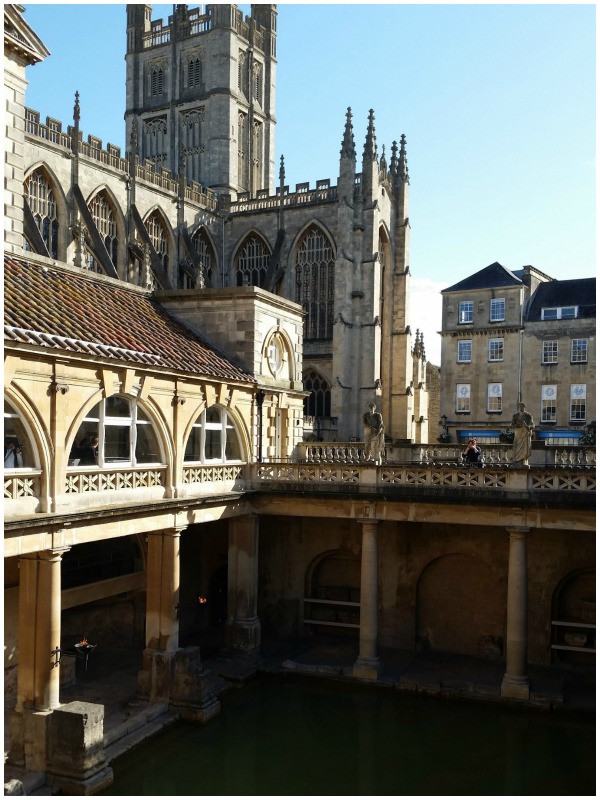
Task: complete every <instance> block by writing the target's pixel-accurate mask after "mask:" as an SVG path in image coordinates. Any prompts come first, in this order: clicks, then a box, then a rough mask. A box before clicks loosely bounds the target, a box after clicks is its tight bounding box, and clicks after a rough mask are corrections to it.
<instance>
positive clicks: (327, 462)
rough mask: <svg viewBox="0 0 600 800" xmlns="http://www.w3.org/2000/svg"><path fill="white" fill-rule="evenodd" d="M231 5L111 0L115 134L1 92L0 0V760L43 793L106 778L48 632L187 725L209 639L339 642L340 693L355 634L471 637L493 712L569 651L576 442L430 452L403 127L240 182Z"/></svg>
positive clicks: (589, 463)
mask: <svg viewBox="0 0 600 800" xmlns="http://www.w3.org/2000/svg"><path fill="white" fill-rule="evenodd" d="M252 9H253V10H252V16H251V17H250V18H246V19H243V18H242V15H241V14H240V12H239V10H238V9H237V8H236V7H235V6H230V5H213V6H207V9H206V13H205V14H203V13H200V12H199V11H198V12H196V11H188V10H187V7H186V6H177V7H176V10H175V12H174V16H173V18H171V19H170V20H169V23H168V24H167V25H164V24H163V23H162V22H152V21H151V8H150V6H141V5H140V6H129V7H128V9H127V19H126V20H125V19H124V24H125V22H126V24H127V29H128V44H127V49H128V54H127V60H128V83H127V100H126V109H127V111H126V114H127V125H128V135H129V141H130V148H131V149H130V150H129V151H128V152H127V153H126V154H121V153H120V152H119V151H118V150H117V149H116V148H114V147H112V146H111V145H107V146H106V148H104V147H103V145H102V142H101V141H100V140H99V139H96V138H94V137H91V136H88V137H87V139H85V140H84V137H83V136H82V134H81V131H80V128H79V123H80V112H81V109H80V104H79V99H78V98H76V101H75V113H74V119H73V124H72V125H69V126H67V127H66V129H65V130H63V126H62V124H61V122H60V121H58V120H55V119H47V120H46V121H45V122H42V121H41V120H40V119H39V118H38V116H37V115H36V113H35V112H33V111H31V110H29V109H28V107H27V103H26V98H25V87H26V82H27V81H28V80H35V66H34V65H35V64H36V63H37V62H38V61H40V60H42V59H43V58H45V57H46V56H47V55H48V54H47V51H46V49H45V47H44V45H43V44H42V42H40V40H39V38H38V37H37V36H36V35H35V33H34V32H33V31H32V30H31V29H30V28H29V26H28V25H27V22H26V15H25V16H24V15H23V9H22V7H21V6H17V5H9V6H5V70H4V71H5V87H6V96H7V131H8V133H7V137H6V139H5V179H4V180H5V199H6V209H7V213H6V218H5V240H4V241H5V267H4V275H5V277H4V289H5V304H4V308H5V334H4V335H5V338H4V353H5V368H4V396H5V409H4V420H5V468H4V512H5V532H4V565H5V568H4V579H5V584H4V599H5V603H4V608H5V626H4V628H5V698H6V707H7V709H9V710H10V712H11V725H10V747H9V757H10V761H11V762H12V763H16V764H19V765H22V766H24V767H25V768H26V769H28V770H34V771H38V772H45V773H46V774H47V776H48V779H49V781H50V782H51V783H52V784H53V785H54V786H56V787H59V788H60V789H61V790H62V791H63V793H66V794H91V793H94V792H97V791H100V790H101V789H102V787H103V786H105V785H106V784H107V783H109V782H110V780H111V774H110V766H109V765H108V764H107V762H106V755H105V747H104V738H103V714H104V707H103V706H102V705H96V704H89V703H81V702H78V701H75V702H72V703H66V704H65V703H63V702H61V693H62V692H63V691H64V685H65V682H68V681H70V680H72V679H73V678H77V670H78V668H79V669H81V662H78V661H76V660H75V659H76V657H77V656H76V654H77V653H78V652H81V650H79V651H78V650H77V649H76V648H77V647H79V648H80V649H81V648H82V647H86V646H91V645H92V644H97V645H98V647H99V648H101V649H102V650H103V651H104V652H107V653H113V654H114V657H115V659H116V660H118V658H119V656H120V654H121V653H122V652H124V651H125V650H127V651H128V652H131V653H132V654H133V655H134V656H135V659H136V669H137V670H138V672H137V690H138V695H139V696H140V697H141V698H144V699H146V700H147V701H149V702H151V703H152V704H153V708H154V709H156V708H159V707H160V706H161V704H162V706H164V708H167V707H168V708H169V709H171V710H172V711H175V712H177V713H178V714H180V715H181V716H183V717H186V718H189V719H194V720H199V721H204V720H207V719H209V718H210V717H211V716H212V715H213V714H215V713H217V711H218V709H219V704H218V700H217V699H216V698H215V696H214V692H213V690H212V689H211V683H210V681H209V680H208V676H207V675H206V672H205V670H204V668H203V665H202V661H201V659H200V653H199V645H200V644H201V643H202V642H203V641H205V639H203V637H204V636H205V635H206V634H207V632H208V633H209V634H211V635H213V634H214V635H215V636H216V639H217V640H218V641H219V642H220V643H226V645H227V647H228V648H229V653H230V655H231V657H232V658H238V659H239V660H240V661H243V662H244V663H245V664H248V663H253V662H254V661H255V660H256V658H257V655H258V653H259V651H260V645H261V637H263V636H265V635H266V636H270V637H275V638H276V639H277V640H279V639H283V638H286V639H287V638H288V637H292V638H294V639H303V640H306V639H309V638H313V637H314V638H315V639H318V637H319V636H322V634H323V633H333V634H337V635H340V636H342V635H343V636H344V637H346V641H349V642H352V643H353V645H354V646H355V651H356V652H355V656H356V658H355V659H354V660H353V661H352V664H351V665H350V668H349V672H348V673H346V674H345V677H346V678H353V679H355V680H357V681H367V682H370V681H376V680H377V679H378V676H379V674H380V671H381V663H380V648H382V647H387V648H395V649H398V648H400V649H403V650H408V651H411V650H412V651H417V650H431V651H442V652H445V653H447V652H450V653H459V654H466V655H470V656H478V657H480V658H488V659H492V660H495V661H498V662H500V663H501V665H502V671H503V678H502V679H501V680H499V681H498V687H497V694H498V698H504V699H507V700H509V701H513V700H514V701H516V702H528V701H529V700H530V696H531V695H533V689H532V687H531V681H530V678H529V671H528V664H529V663H534V664H542V665H546V666H548V665H551V664H553V663H554V662H556V661H559V660H560V661H575V662H576V663H577V664H578V665H580V666H583V667H585V665H588V666H589V665H590V664H591V663H592V662H593V657H594V653H595V599H594V578H595V550H594V529H595V517H594V509H595V506H594V496H595V495H594V493H595V470H594V467H593V455H594V453H593V450H592V449H591V448H588V450H587V451H586V452H587V456H589V460H586V461H585V463H584V464H581V463H579V462H577V463H576V462H574V463H573V464H570V465H562V466H561V465H560V464H558V465H557V466H554V465H553V466H551V467H549V466H545V465H542V466H539V465H538V466H535V467H534V466H532V468H531V470H517V469H511V468H510V467H509V466H507V465H506V464H500V463H497V464H488V465H486V467H485V468H469V467H463V466H462V465H460V464H457V463H456V461H455V460H454V461H452V460H450V459H447V460H441V459H440V454H439V453H438V452H436V453H434V454H433V457H431V453H429V448H428V442H427V439H428V410H427V406H428V392H427V386H426V380H425V366H426V362H425V352H424V342H423V339H422V336H417V335H415V338H414V342H412V343H411V331H410V328H409V326H408V320H407V316H406V309H407V304H408V292H409V280H410V275H409V270H408V233H409V223H408V210H407V196H408V185H409V184H408V171H407V162H406V146H405V142H404V140H403V139H401V141H400V146H399V147H398V146H395V145H393V146H392V149H391V158H390V162H389V165H388V164H387V163H386V160H385V158H384V157H383V154H382V155H381V156H379V155H378V153H377V150H376V147H375V129H374V118H373V115H372V114H371V115H370V116H369V119H368V120H367V121H366V136H365V141H364V147H363V152H362V157H360V156H359V155H358V154H357V151H356V146H355V142H354V132H353V124H352V117H351V113H350V112H348V114H347V117H346V122H345V126H343V138H342V150H341V155H340V170H339V175H338V178H337V183H336V184H333V183H330V182H329V181H323V182H321V183H320V184H319V185H318V186H317V187H316V188H315V189H310V188H309V186H308V184H301V185H299V186H297V187H296V190H295V191H294V192H290V191H289V188H288V187H287V186H286V184H285V174H284V170H283V165H280V174H279V185H278V186H277V187H273V186H272V185H270V182H271V180H272V177H273V167H274V154H273V151H272V133H273V131H272V128H273V124H274V122H273V120H274V115H273V106H272V99H273V96H274V95H273V91H274V86H275V45H276V36H275V33H276V31H275V23H276V8H275V7H274V6H253V7H252ZM209 54H210V56H211V57H210V59H208V55H209ZM207 61H208V62H209V63H210V66H209V64H208V63H207ZM219 64H221V66H220V67H219ZM211 70H216V72H214V73H213V72H211ZM219 70H223V72H219ZM26 73H27V76H26ZM225 80H226V85H227V86H228V87H229V90H228V92H225V93H223V94H222V95H221V94H220V93H219V92H218V91H217V88H218V87H220V86H223V85H224V83H223V81H225ZM186 126H187V127H186ZM225 132H227V136H225ZM160 137H162V138H160ZM240 137H241V138H240ZM224 142H226V144H224ZM163 156H165V158H163ZM357 169H358V170H359V171H357ZM507 278H508V276H507ZM513 283H514V281H512V282H511V283H510V286H508V288H511V290H512V288H513ZM520 291H521V290H520V289H519V288H518V286H517V288H516V292H517V294H518V299H515V301H514V307H513V304H512V300H511V299H507V301H506V307H507V310H508V311H509V312H510V315H511V316H510V320H509V324H510V326H511V331H512V329H513V328H517V327H518V320H517V314H516V306H517V303H518V302H521V294H519V292H520ZM502 297H506V298H508V296H507V295H506V296H505V295H504V294H502ZM547 300H548V298H547ZM478 302H479V301H478ZM481 302H484V301H483V299H482V300H481ZM545 303H546V301H544V306H543V307H544V308H546V307H547V306H546V304H545ZM477 307H479V306H477ZM532 308H533V307H532ZM532 313H533V311H532ZM557 316H558V312H557ZM560 316H561V318H562V316H563V314H562V312H561V314H560ZM559 321H560V320H559ZM532 324H539V322H535V323H533V317H532ZM546 324H548V325H552V324H554V323H553V322H552V321H550V320H548V321H547V323H546V320H545V319H544V320H543V325H546ZM542 333H543V336H544V337H545V336H547V331H546V329H545V328H544V330H543V331H542ZM511 335H512V333H511ZM552 335H553V336H554V334H552ZM496 338H499V337H496ZM579 338H584V336H583V333H582V335H581V337H579ZM578 348H579V349H578V352H583V351H582V350H581V346H580V345H579V346H578ZM558 352H559V358H560V357H561V355H560V353H561V352H562V350H561V348H559V351H558ZM545 382H546V383H548V384H549V383H550V380H545ZM580 382H581V383H583V380H581V381H580ZM373 398H377V404H378V407H379V408H380V409H381V410H382V412H383V416H384V420H385V423H386V432H387V434H388V438H389V442H388V444H389V449H388V458H387V463H385V464H383V465H381V466H375V465H374V464H373V463H365V461H364V458H363V457H362V455H361V444H360V439H361V438H362V426H361V414H362V411H363V410H364V406H365V405H366V403H367V402H368V401H369V400H372V399H373ZM579 408H581V406H579ZM586 413H587V412H586ZM310 437H314V438H316V439H324V440H325V441H323V442H320V443H319V442H315V441H312V442H311V441H307V440H308V439H309V438H310ZM356 439H358V440H359V441H352V440H356ZM327 440H328V441H327ZM9 445H11V447H9ZM551 450H552V448H551V447H548V451H549V452H550V451H551ZM16 451H18V452H16ZM428 453H429V454H428ZM84 639H87V640H88V642H87V645H86V644H85V643H84V641H83V640H84ZM91 657H92V658H93V656H91ZM504 665H506V669H505V671H504ZM75 687H77V680H75ZM74 742H79V745H78V746H77V747H75V746H74V744H73V743H74Z"/></svg>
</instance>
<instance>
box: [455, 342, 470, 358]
mask: <svg viewBox="0 0 600 800" xmlns="http://www.w3.org/2000/svg"><path fill="white" fill-rule="evenodd" d="M471 355H472V342H471V340H470V339H459V340H458V353H457V358H456V360H457V361H458V363H459V364H470V363H471Z"/></svg>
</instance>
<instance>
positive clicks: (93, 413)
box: [85, 403, 100, 420]
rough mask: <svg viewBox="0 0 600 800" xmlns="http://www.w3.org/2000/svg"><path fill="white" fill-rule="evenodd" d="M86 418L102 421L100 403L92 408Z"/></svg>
mask: <svg viewBox="0 0 600 800" xmlns="http://www.w3.org/2000/svg"><path fill="white" fill-rule="evenodd" d="M85 418H86V419H94V420H99V419H100V403H96V405H95V406H94V407H93V408H90V410H89V411H88V413H87V414H86V415H85Z"/></svg>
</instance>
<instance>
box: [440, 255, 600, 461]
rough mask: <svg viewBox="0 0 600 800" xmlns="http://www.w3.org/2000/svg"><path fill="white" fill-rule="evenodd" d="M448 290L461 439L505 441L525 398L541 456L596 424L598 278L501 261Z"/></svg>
mask: <svg viewBox="0 0 600 800" xmlns="http://www.w3.org/2000/svg"><path fill="white" fill-rule="evenodd" d="M442 296H443V311H442V313H443V319H442V370H441V375H442V386H441V397H440V410H441V413H442V414H443V415H444V416H445V424H446V426H447V429H448V433H449V434H450V436H451V438H452V441H457V442H462V443H464V442H466V441H467V439H469V438H470V437H472V436H474V437H476V438H477V439H478V441H479V442H480V443H481V444H487V445H497V444H499V443H501V442H502V440H503V438H505V439H506V434H507V433H508V432H509V431H510V425H511V419H512V415H513V414H514V413H515V411H516V410H517V405H518V404H519V403H521V402H522V403H525V406H526V408H527V410H528V411H529V412H530V413H531V414H532V415H533V418H534V422H535V424H536V429H535V440H536V441H535V444H534V446H535V447H536V448H537V449H538V450H540V451H541V452H543V451H544V448H545V445H557V446H560V445H569V446H572V445H577V444H578V443H579V442H580V440H581V439H582V437H583V436H584V435H585V434H586V432H589V431H590V430H591V429H595V424H596V399H595V389H596V336H595V331H596V326H595V322H596V279H595V278H580V279H573V280H561V281H557V280H554V279H552V278H550V277H549V276H548V275H545V274H544V273H542V272H540V271H539V270H537V269H535V268H534V267H530V266H527V267H523V269H522V270H517V271H510V270H508V269H506V268H505V267H503V266H502V265H501V264H498V263H495V264H490V265H489V266H488V267H485V268H484V269H482V270H480V271H479V272H476V273H475V274H474V275H471V276H469V277H468V278H465V279H464V280H462V281H459V282H458V283H456V284H454V285H453V286H450V287H449V288H447V289H445V290H444V291H443V292H442ZM584 441H585V440H584ZM542 460H543V459H542Z"/></svg>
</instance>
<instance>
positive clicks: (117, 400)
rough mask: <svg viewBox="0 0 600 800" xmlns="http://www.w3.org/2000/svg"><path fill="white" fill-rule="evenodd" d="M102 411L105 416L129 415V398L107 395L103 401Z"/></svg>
mask: <svg viewBox="0 0 600 800" xmlns="http://www.w3.org/2000/svg"><path fill="white" fill-rule="evenodd" d="M104 403H105V406H104V413H105V416H107V417H131V409H130V407H129V400H125V399H124V398H122V397H107V398H106V400H105V401H104Z"/></svg>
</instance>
